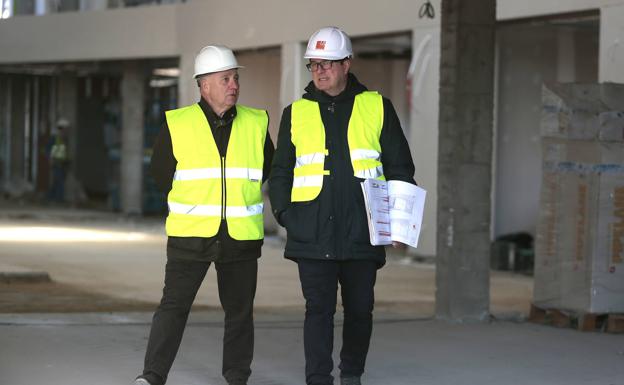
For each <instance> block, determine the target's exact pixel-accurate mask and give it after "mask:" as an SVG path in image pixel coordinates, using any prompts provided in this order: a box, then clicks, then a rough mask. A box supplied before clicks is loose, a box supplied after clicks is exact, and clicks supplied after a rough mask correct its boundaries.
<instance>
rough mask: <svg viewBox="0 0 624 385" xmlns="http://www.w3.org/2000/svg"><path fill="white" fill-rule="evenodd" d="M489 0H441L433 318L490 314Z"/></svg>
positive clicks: (491, 35)
mask: <svg viewBox="0 0 624 385" xmlns="http://www.w3.org/2000/svg"><path fill="white" fill-rule="evenodd" d="M495 8H496V2H495V0H475V1H474V2H470V3H469V4H468V2H465V1H463V2H462V1H461V0H443V1H442V34H441V60H440V115H439V130H440V131H439V147H438V168H439V173H438V244H437V252H438V253H437V258H436V285H437V290H436V316H437V317H438V318H441V319H447V320H452V321H459V322H464V321H483V320H487V319H488V318H489V257H490V251H489V249H490V248H489V245H490V199H491V173H492V117H493V78H494V25H495V16H496V12H495Z"/></svg>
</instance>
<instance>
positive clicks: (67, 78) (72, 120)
mask: <svg viewBox="0 0 624 385" xmlns="http://www.w3.org/2000/svg"><path fill="white" fill-rule="evenodd" d="M56 119H57V121H58V120H59V119H67V121H68V122H69V127H67V147H68V155H69V158H70V160H72V161H71V162H70V163H69V173H70V174H71V175H72V177H73V175H76V172H75V171H76V162H77V161H80V160H79V159H76V153H77V151H76V150H77V145H78V141H77V140H76V139H77V138H78V130H77V128H76V125H77V122H78V78H76V76H74V75H61V76H59V79H58V96H57V112H56ZM54 125H56V121H55V122H54Z"/></svg>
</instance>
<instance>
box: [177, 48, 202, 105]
mask: <svg viewBox="0 0 624 385" xmlns="http://www.w3.org/2000/svg"><path fill="white" fill-rule="evenodd" d="M179 67H180V78H179V82H178V107H182V106H188V105H190V104H193V103H197V101H198V100H199V89H198V88H197V82H196V81H195V79H193V73H194V70H195V53H185V54H182V55H181V56H180V66H179Z"/></svg>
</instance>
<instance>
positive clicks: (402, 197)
mask: <svg viewBox="0 0 624 385" xmlns="http://www.w3.org/2000/svg"><path fill="white" fill-rule="evenodd" d="M362 191H363V192H364V202H365V205H366V212H367V215H368V229H369V233H370V241H371V244H372V245H374V246H377V245H389V244H391V243H392V241H397V242H401V243H404V244H407V245H410V246H412V247H416V246H417V245H418V238H419V236H420V229H421V226H422V218H423V210H424V207H425V196H426V191H425V190H424V189H422V188H420V187H418V186H416V185H413V184H411V183H407V182H402V181H397V180H393V181H389V182H385V181H379V180H376V179H367V180H365V181H364V182H362Z"/></svg>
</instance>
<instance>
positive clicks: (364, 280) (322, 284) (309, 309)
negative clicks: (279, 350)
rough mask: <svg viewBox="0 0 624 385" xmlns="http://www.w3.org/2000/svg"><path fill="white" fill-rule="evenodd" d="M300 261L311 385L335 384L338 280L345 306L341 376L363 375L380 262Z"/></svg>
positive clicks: (305, 336) (308, 373) (304, 334)
mask: <svg viewBox="0 0 624 385" xmlns="http://www.w3.org/2000/svg"><path fill="white" fill-rule="evenodd" d="M297 263H298V265H299V279H300V280H301V288H302V291H303V296H304V297H305V300H306V313H305V323H304V326H303V344H304V351H305V360H306V369H305V370H306V384H308V385H328V384H333V380H334V378H333V377H332V375H331V372H332V370H333V367H334V363H333V360H332V351H333V347H334V313H335V312H336V298H337V290H338V283H340V289H341V290H340V293H341V295H342V306H343V308H344V325H343V332H342V349H341V351H340V365H339V368H340V376H341V377H352V376H355V377H359V376H361V375H362V373H364V364H365V362H366V355H367V354H368V346H369V343H370V337H371V333H372V330H373V305H374V302H375V296H374V286H375V280H376V278H377V263H376V262H373V261H342V262H337V261H323V260H311V259H299V260H298V261H297Z"/></svg>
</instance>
